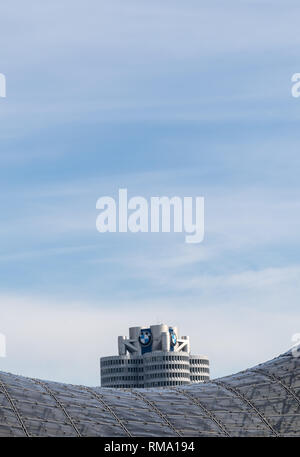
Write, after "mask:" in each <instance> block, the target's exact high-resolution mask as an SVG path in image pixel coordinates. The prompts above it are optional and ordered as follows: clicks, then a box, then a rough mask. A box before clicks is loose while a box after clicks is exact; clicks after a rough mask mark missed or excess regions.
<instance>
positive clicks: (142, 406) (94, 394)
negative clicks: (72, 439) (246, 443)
mask: <svg viewBox="0 0 300 457" xmlns="http://www.w3.org/2000/svg"><path fill="white" fill-rule="evenodd" d="M299 434H300V357H294V356H293V353H292V351H288V352H287V353H285V354H283V355H281V356H279V357H277V358H275V359H273V360H271V361H269V362H266V363H263V364H260V365H258V366H256V367H254V368H251V369H248V370H245V371H243V372H240V373H238V374H235V375H232V376H227V377H224V378H220V379H217V380H213V381H209V382H207V383H204V384H203V383H201V384H192V385H188V386H182V387H180V388H161V389H158V388H152V389H126V390H125V389H112V388H101V387H95V388H91V387H85V386H74V385H69V384H61V383H56V382H48V381H40V380H37V379H30V378H25V377H22V376H16V375H13V374H8V373H3V372H0V436H102V437H122V436H125V437H126V436H129V437H139V436H142V437H147V436H148V437H154V436H157V437H167V436H168V437H178V436H179V437H180V436H187V437H193V436H297V435H299Z"/></svg>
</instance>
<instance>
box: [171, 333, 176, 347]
mask: <svg viewBox="0 0 300 457" xmlns="http://www.w3.org/2000/svg"><path fill="white" fill-rule="evenodd" d="M170 337H171V345H172V346H173V347H174V346H176V344H177V336H176V333H175V332H174V331H173V330H170Z"/></svg>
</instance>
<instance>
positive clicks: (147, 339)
mask: <svg viewBox="0 0 300 457" xmlns="http://www.w3.org/2000/svg"><path fill="white" fill-rule="evenodd" d="M139 341H140V343H141V345H142V346H148V345H149V344H150V343H151V341H152V335H151V331H150V330H141V333H140V336H139Z"/></svg>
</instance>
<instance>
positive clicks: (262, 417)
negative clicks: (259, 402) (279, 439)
mask: <svg viewBox="0 0 300 457" xmlns="http://www.w3.org/2000/svg"><path fill="white" fill-rule="evenodd" d="M211 382H212V383H213V384H216V385H217V386H220V387H223V389H225V390H229V392H231V393H233V395H235V396H236V397H238V398H239V399H240V400H242V401H243V402H244V403H246V404H247V405H248V406H250V408H251V409H253V411H254V412H255V413H256V415H257V416H258V417H259V418H260V420H261V421H262V422H263V423H264V424H265V425H266V426H267V427H268V428H269V429H270V430H271V431H272V433H273V434H274V435H275V436H279V435H278V433H277V432H276V430H275V429H274V428H273V427H272V425H271V424H270V422H269V421H268V419H267V418H266V417H265V416H264V415H263V414H262V413H261V412H260V411H258V409H257V408H256V407H255V406H254V405H253V403H252V402H251V401H250V400H249V399H248V398H247V397H245V396H244V395H243V394H242V393H241V392H239V391H238V390H237V389H235V388H234V387H232V386H229V385H228V384H226V383H225V382H222V381H211Z"/></svg>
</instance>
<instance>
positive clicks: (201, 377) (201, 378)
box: [100, 324, 209, 388]
mask: <svg viewBox="0 0 300 457" xmlns="http://www.w3.org/2000/svg"><path fill="white" fill-rule="evenodd" d="M178 335H179V331H178V328H177V327H170V326H168V325H166V324H159V325H150V327H131V328H129V337H127V336H119V337H118V352H119V354H118V355H116V356H110V357H102V358H101V359H100V370H101V386H102V387H122V388H131V387H132V388H133V387H134V388H143V387H168V386H179V385H184V384H191V383H194V382H205V381H208V380H209V360H208V358H207V357H206V356H204V355H203V356H200V355H192V354H191V352H190V340H189V337H188V336H182V337H181V338H180V337H179V336H178Z"/></svg>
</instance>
